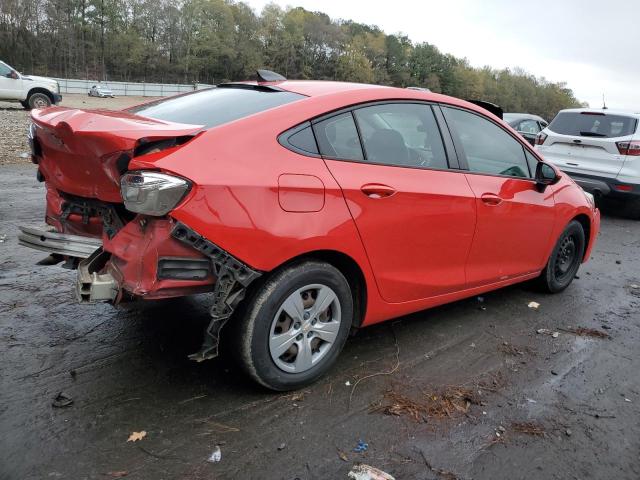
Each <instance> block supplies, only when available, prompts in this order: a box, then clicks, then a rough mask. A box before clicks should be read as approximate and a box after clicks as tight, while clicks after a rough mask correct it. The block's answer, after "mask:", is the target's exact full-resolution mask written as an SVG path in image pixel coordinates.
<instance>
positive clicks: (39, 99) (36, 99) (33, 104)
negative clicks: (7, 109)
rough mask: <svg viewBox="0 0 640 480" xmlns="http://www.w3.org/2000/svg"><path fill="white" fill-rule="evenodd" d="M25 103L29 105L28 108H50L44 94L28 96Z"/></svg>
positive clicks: (47, 96)
mask: <svg viewBox="0 0 640 480" xmlns="http://www.w3.org/2000/svg"><path fill="white" fill-rule="evenodd" d="M27 103H28V104H29V108H31V109H35V108H47V107H50V106H51V103H52V102H51V98H49V95H47V94H46V93H40V92H36V93H32V94H31V95H29V98H28V100H27Z"/></svg>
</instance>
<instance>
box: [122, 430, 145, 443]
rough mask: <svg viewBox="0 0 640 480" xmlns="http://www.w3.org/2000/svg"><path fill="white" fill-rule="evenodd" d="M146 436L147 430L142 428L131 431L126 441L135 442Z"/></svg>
mask: <svg viewBox="0 0 640 480" xmlns="http://www.w3.org/2000/svg"><path fill="white" fill-rule="evenodd" d="M146 436H147V432H145V431H144V430H142V431H141V432H131V435H129V438H128V439H127V442H137V441H138V440H142V439H143V438H144V437H146Z"/></svg>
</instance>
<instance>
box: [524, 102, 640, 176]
mask: <svg viewBox="0 0 640 480" xmlns="http://www.w3.org/2000/svg"><path fill="white" fill-rule="evenodd" d="M637 123H638V122H637V120H636V119H635V118H634V117H630V116H624V115H614V114H607V113H604V112H589V111H564V112H560V113H558V115H557V116H556V118H554V119H553V121H552V122H551V124H550V125H549V126H548V127H547V129H546V130H545V133H547V134H548V136H547V138H546V140H545V141H544V143H543V144H542V145H539V146H538V147H537V149H538V150H539V151H540V153H542V154H543V155H544V157H545V159H546V160H547V161H549V162H551V163H553V164H555V165H557V166H558V167H560V168H561V169H562V170H566V171H567V172H573V173H578V174H580V173H582V174H587V175H599V176H605V177H611V178H615V177H616V176H617V175H618V173H619V172H620V169H621V168H622V165H623V163H624V160H625V156H624V155H621V154H620V151H619V150H618V146H617V142H624V141H629V140H631V139H632V138H633V134H634V133H635V131H636V128H637Z"/></svg>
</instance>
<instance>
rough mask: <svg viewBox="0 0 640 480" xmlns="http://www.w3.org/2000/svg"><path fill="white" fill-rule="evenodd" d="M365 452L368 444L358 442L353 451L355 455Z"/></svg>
mask: <svg viewBox="0 0 640 480" xmlns="http://www.w3.org/2000/svg"><path fill="white" fill-rule="evenodd" d="M367 450H369V444H368V443H366V442H363V441H362V440H358V445H357V446H356V448H354V449H353V451H354V452H356V453H362V452H366V451H367Z"/></svg>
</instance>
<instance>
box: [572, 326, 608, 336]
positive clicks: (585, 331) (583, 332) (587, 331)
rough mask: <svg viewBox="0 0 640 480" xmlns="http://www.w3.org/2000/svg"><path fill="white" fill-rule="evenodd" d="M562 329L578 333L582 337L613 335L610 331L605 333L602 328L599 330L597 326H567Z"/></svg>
mask: <svg viewBox="0 0 640 480" xmlns="http://www.w3.org/2000/svg"><path fill="white" fill-rule="evenodd" d="M562 331H564V332H569V333H573V334H574V335H578V336H580V337H594V338H611V335H609V334H608V333H605V332H603V331H601V330H597V329H595V328H585V327H577V328H565V329H562Z"/></svg>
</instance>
